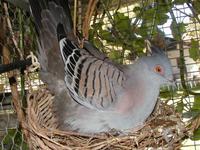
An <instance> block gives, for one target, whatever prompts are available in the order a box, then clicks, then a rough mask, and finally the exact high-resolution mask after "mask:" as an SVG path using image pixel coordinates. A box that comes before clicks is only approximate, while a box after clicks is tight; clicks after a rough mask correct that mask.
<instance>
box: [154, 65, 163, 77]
mask: <svg viewBox="0 0 200 150" xmlns="http://www.w3.org/2000/svg"><path fill="white" fill-rule="evenodd" d="M154 71H155V72H156V73H159V74H161V75H163V74H164V70H163V67H162V66H161V65H156V66H155V67H154Z"/></svg>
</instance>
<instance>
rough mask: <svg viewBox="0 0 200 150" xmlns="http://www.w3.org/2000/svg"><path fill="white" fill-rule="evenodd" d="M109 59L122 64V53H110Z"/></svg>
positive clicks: (114, 51)
mask: <svg viewBox="0 0 200 150" xmlns="http://www.w3.org/2000/svg"><path fill="white" fill-rule="evenodd" d="M108 56H109V58H111V59H112V60H113V61H115V62H117V63H120V62H121V59H122V58H121V52H120V51H116V50H113V51H111V52H110V53H109V55H108Z"/></svg>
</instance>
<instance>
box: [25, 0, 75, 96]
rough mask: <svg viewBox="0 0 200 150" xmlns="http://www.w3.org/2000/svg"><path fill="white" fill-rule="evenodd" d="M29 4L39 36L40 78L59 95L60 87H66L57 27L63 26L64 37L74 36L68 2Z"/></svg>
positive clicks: (34, 0) (43, 0) (41, 0)
mask: <svg viewBox="0 0 200 150" xmlns="http://www.w3.org/2000/svg"><path fill="white" fill-rule="evenodd" d="M29 2H30V6H31V12H32V15H33V18H34V22H35V25H36V30H37V32H38V36H39V41H38V44H39V54H38V59H39V62H40V64H41V71H40V77H41V79H42V80H43V81H44V82H45V83H46V84H48V85H49V86H48V87H49V88H50V90H51V91H52V92H53V93H59V91H58V90H61V88H60V87H61V86H60V85H64V63H63V61H62V57H61V53H60V49H59V43H58V42H59V41H58V39H57V26H58V25H59V24H61V25H62V26H63V28H64V29H63V30H64V31H62V32H63V34H62V35H65V34H66V36H68V35H69V36H72V35H73V34H72V33H73V23H72V18H71V13H70V8H69V6H68V1H67V0H29ZM59 81H60V82H59ZM51 85H52V86H51Z"/></svg>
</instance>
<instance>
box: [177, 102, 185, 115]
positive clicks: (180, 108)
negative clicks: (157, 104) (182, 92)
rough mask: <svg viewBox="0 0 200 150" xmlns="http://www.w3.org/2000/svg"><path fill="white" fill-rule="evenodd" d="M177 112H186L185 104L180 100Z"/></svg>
mask: <svg viewBox="0 0 200 150" xmlns="http://www.w3.org/2000/svg"><path fill="white" fill-rule="evenodd" d="M176 110H177V111H178V112H180V113H182V112H183V110H184V103H183V100H180V101H179V102H178V103H177V106H176Z"/></svg>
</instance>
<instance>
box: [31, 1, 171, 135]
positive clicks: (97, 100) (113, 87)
mask: <svg viewBox="0 0 200 150" xmlns="http://www.w3.org/2000/svg"><path fill="white" fill-rule="evenodd" d="M30 5H31V9H32V13H33V16H34V19H35V22H36V27H37V31H38V33H39V42H38V44H39V56H38V57H39V61H40V63H41V71H40V75H41V78H42V80H43V81H44V82H45V83H46V84H48V87H49V89H50V90H51V92H52V93H53V94H54V95H55V112H56V114H57V117H58V119H59V123H60V128H61V129H64V130H76V131H78V132H86V133H98V132H103V131H109V130H110V129H112V128H115V129H117V130H121V131H125V130H130V129H134V128H136V127H137V126H138V125H142V124H143V123H144V121H145V120H146V119H147V117H148V116H149V115H150V114H151V112H152V110H153V108H154V106H155V104H156V102H157V97H158V94H159V88H160V86H161V85H163V84H171V82H172V79H173V77H172V69H171V65H170V62H169V60H168V58H167V57H166V55H165V54H164V52H163V51H162V50H160V49H159V48H157V47H155V46H151V50H152V55H151V56H149V57H142V58H140V59H138V61H137V62H136V63H134V64H131V65H126V66H119V65H116V64H114V63H112V62H111V61H110V60H109V59H108V58H107V57H106V56H105V55H104V54H103V53H101V52H100V51H98V49H97V48H96V47H95V46H93V45H92V44H91V43H90V42H89V41H84V44H83V48H80V47H79V44H78V42H77V39H76V37H75V36H74V35H73V30H72V19H71V14H70V9H69V7H68V5H67V1H66V0H45V1H39V0H30Z"/></svg>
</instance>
